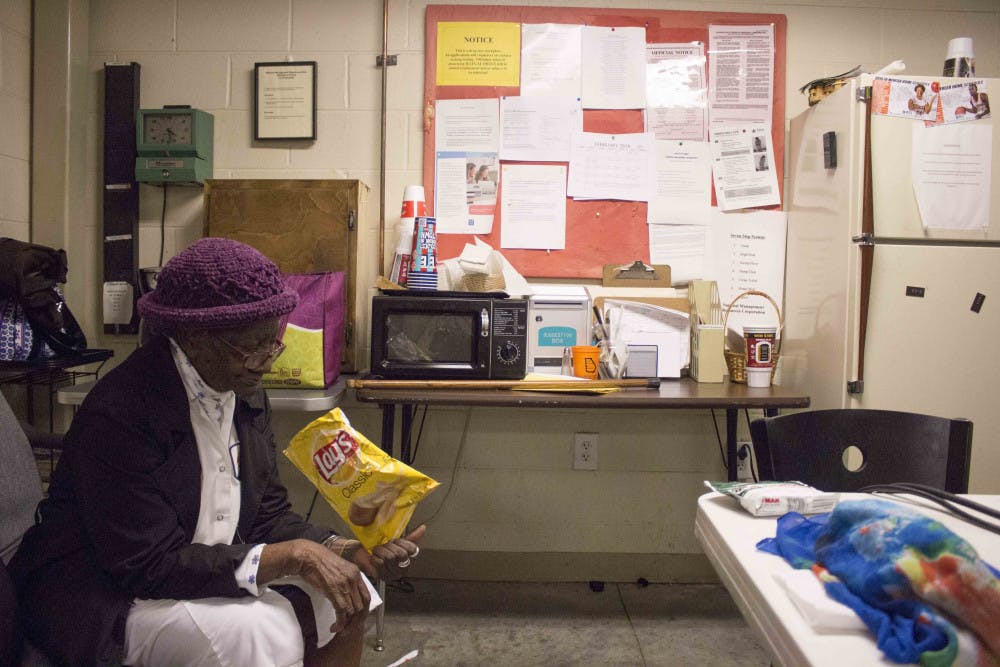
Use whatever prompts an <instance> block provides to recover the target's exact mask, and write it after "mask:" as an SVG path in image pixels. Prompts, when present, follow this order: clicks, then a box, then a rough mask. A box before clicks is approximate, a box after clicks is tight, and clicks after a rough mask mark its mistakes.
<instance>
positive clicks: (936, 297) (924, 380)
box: [776, 75, 1000, 493]
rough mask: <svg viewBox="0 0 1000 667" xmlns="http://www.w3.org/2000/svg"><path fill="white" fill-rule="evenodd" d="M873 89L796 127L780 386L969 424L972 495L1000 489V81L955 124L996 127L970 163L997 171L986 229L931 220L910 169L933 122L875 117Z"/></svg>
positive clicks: (830, 404)
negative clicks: (830, 145)
mask: <svg viewBox="0 0 1000 667" xmlns="http://www.w3.org/2000/svg"><path fill="white" fill-rule="evenodd" d="M902 76H905V75H901V77H902ZM905 78H908V79H920V80H926V81H928V82H929V81H932V80H934V79H933V78H932V77H911V76H906V77H905ZM938 80H939V81H940V82H941V84H946V83H955V82H958V81H960V80H951V79H941V78H938ZM864 83H866V81H860V82H859V81H858V80H854V81H852V82H851V83H850V85H847V86H844V87H843V88H841V89H840V90H839V91H837V92H836V93H834V94H833V95H831V96H829V97H827V98H826V99H824V100H823V101H822V102H820V103H819V104H817V105H816V106H814V107H811V108H810V109H808V110H807V111H805V112H803V113H802V114H800V115H799V116H797V117H795V118H794V119H792V121H791V131H790V144H789V151H790V152H789V161H790V169H789V183H788V188H787V192H786V200H787V205H786V209H787V211H788V235H787V252H786V266H785V303H784V315H785V324H784V330H783V332H782V333H783V336H782V342H781V355H780V357H781V359H780V363H779V376H778V377H777V378H776V382H778V383H780V384H781V385H782V386H789V387H794V388H797V389H801V390H802V391H804V392H806V393H808V394H809V396H810V397H811V409H825V408H878V409H891V410H903V411H910V412H921V413H926V414H933V415H938V416H942V417H965V418H968V419H970V420H972V422H973V446H972V466H971V467H972V472H971V476H970V480H969V488H970V492H972V493H1000V202H998V201H996V200H997V199H998V198H1000V187H998V186H1000V181H998V172H1000V138H992V132H993V128H994V126H995V125H996V123H995V119H996V118H997V117H1000V80H990V79H987V80H986V81H985V83H986V89H987V91H988V93H992V94H993V95H994V96H995V99H996V101H997V104H998V108H997V113H994V114H992V115H991V116H990V117H986V118H981V119H979V120H975V121H969V122H965V123H956V124H954V125H952V126H951V127H953V128H957V127H959V126H962V127H963V128H964V127H966V126H973V125H978V126H979V127H980V128H989V130H988V131H986V130H983V129H980V130H975V131H973V133H974V134H975V136H977V137H979V139H980V141H979V143H978V144H977V148H976V149H974V150H973V151H972V152H973V153H975V152H976V150H978V151H979V155H978V156H977V155H970V161H971V163H974V164H977V165H978V168H980V169H981V168H982V166H983V164H985V165H987V166H989V165H992V176H991V177H990V178H988V179H987V181H986V183H987V186H991V187H988V188H987V190H988V192H989V193H991V194H992V200H993V201H992V202H991V203H990V204H989V207H988V223H989V224H988V226H987V227H986V228H978V229H972V230H954V229H939V228H934V225H933V224H931V225H930V226H929V227H928V226H926V225H925V222H927V221H924V220H922V219H921V214H920V210H919V208H918V204H917V197H916V195H915V194H914V187H913V180H912V177H911V153H912V151H913V148H912V146H913V142H914V138H913V124H914V123H920V124H921V126H922V125H923V123H922V121H917V120H909V119H904V118H895V117H886V116H872V117H870V118H871V120H870V122H869V120H868V119H869V116H868V114H867V113H866V107H865V103H864V101H863V100H860V101H859V95H858V92H859V90H863V89H864V88H863V85H864ZM928 87H930V86H929V84H928ZM921 129H924V128H921ZM937 129H939V128H936V127H935V128H926V131H934V130H937ZM866 130H870V146H871V178H870V179H866V177H865V171H866V168H865V162H866V160H865V153H866V151H865V145H866V138H865V135H866ZM963 131H964V130H963ZM830 133H833V134H832V135H831V134H830ZM984 133H985V134H984ZM824 135H826V136H827V137H830V136H835V137H836V151H835V153H836V165H835V166H832V165H830V164H826V163H825V162H824ZM962 136H964V135H962ZM984 137H985V138H986V139H989V141H983V140H982V139H983V138H984ZM921 150H923V149H921ZM969 178H970V180H972V181H974V180H975V178H976V177H975V174H972V173H971V172H970V175H969ZM866 180H867V181H869V182H870V183H871V194H872V196H871V197H870V198H868V201H870V208H869V209H868V211H870V214H867V215H866V197H865V188H866ZM952 196H953V197H954V199H951V200H949V199H947V198H944V204H945V205H948V204H949V202H951V203H952V204H956V203H958V202H959V201H960V198H961V197H964V196H967V195H965V194H963V192H962V188H961V187H958V188H956V189H955V191H954V194H953V195H952ZM939 199H940V198H939ZM940 203H941V202H940V201H939V204H940ZM866 220H868V221H871V222H868V223H867V224H866ZM872 225H873V229H872ZM866 264H867V266H868V267H869V268H870V279H868V278H867V276H866ZM866 295H867V298H865V297H866Z"/></svg>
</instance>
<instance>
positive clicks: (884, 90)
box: [872, 76, 944, 123]
mask: <svg viewBox="0 0 1000 667" xmlns="http://www.w3.org/2000/svg"><path fill="white" fill-rule="evenodd" d="M940 89H941V86H940V84H939V83H938V82H937V81H913V80H911V79H899V78H895V77H887V76H877V77H875V79H874V81H872V113H874V114H878V115H880V116H896V117H897V118H911V119H913V120H922V121H926V122H928V123H941V122H944V114H943V113H942V111H941V96H940V94H939V93H940Z"/></svg>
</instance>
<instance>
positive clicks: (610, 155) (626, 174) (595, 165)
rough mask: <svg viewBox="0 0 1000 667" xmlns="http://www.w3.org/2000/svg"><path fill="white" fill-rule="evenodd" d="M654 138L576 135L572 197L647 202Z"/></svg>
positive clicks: (572, 154) (572, 152) (641, 134)
mask: <svg viewBox="0 0 1000 667" xmlns="http://www.w3.org/2000/svg"><path fill="white" fill-rule="evenodd" d="M652 164H653V135H651V134H649V133H648V132H638V133H634V134H600V133H596V132H576V133H574V135H573V139H572V146H571V150H570V164H569V188H568V193H569V195H570V196H571V197H581V198H587V199H623V200H626V201H649V198H650V196H651V195H652V192H653V187H652V173H653V167H652Z"/></svg>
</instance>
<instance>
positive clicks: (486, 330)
mask: <svg viewBox="0 0 1000 667" xmlns="http://www.w3.org/2000/svg"><path fill="white" fill-rule="evenodd" d="M479 321H480V324H481V325H482V328H481V329H480V330H479V335H480V336H482V337H483V338H489V335H490V312H489V311H488V310H487V309H485V308H483V309H482V310H481V311H480V312H479Z"/></svg>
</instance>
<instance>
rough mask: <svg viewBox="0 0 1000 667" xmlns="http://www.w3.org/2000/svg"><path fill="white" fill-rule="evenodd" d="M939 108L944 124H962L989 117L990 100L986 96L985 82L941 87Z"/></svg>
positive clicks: (977, 80)
mask: <svg viewBox="0 0 1000 667" xmlns="http://www.w3.org/2000/svg"><path fill="white" fill-rule="evenodd" d="M941 108H942V111H943V115H944V122H945V123H962V122H965V121H970V120H979V119H980V118H987V117H989V115H990V98H989V95H987V94H986V82H985V81H984V80H982V79H975V80H972V81H967V82H964V83H953V84H950V85H947V86H941Z"/></svg>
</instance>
